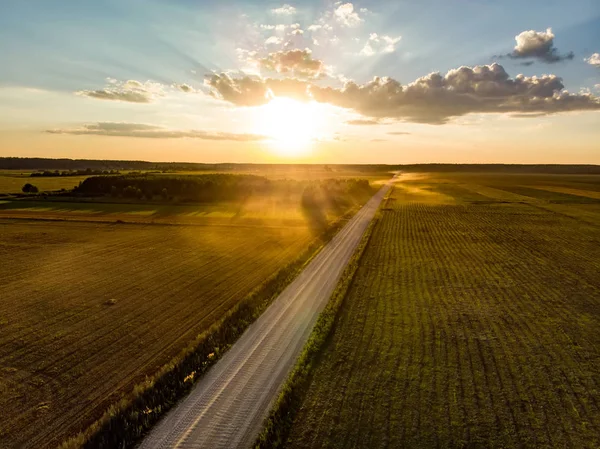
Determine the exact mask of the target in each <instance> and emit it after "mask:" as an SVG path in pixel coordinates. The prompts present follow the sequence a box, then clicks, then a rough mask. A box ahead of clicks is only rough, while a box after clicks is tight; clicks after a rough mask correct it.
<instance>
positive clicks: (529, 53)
mask: <svg viewBox="0 0 600 449" xmlns="http://www.w3.org/2000/svg"><path fill="white" fill-rule="evenodd" d="M515 40H516V41H517V45H515V48H514V50H513V51H512V53H509V54H507V55H506V57H508V58H512V59H537V60H539V61H542V62H545V63H548V64H552V63H555V62H560V61H566V60H571V59H573V58H574V57H575V55H574V54H573V52H572V51H571V52H569V53H566V54H562V55H561V54H560V53H559V51H558V49H557V48H556V47H555V46H554V33H552V28H548V29H547V30H546V31H534V30H529V31H523V32H522V33H520V34H518V35H517V36H515ZM525 64H527V65H530V64H532V62H531V63H524V64H523V65H525Z"/></svg>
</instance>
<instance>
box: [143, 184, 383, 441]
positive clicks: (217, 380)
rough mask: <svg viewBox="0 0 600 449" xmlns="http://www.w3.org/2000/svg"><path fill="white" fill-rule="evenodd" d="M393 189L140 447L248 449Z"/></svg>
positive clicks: (345, 232) (362, 213) (331, 244)
mask: <svg viewBox="0 0 600 449" xmlns="http://www.w3.org/2000/svg"><path fill="white" fill-rule="evenodd" d="M389 188H390V184H387V185H385V186H383V187H382V188H381V189H380V190H379V191H378V192H377V193H376V194H375V195H374V196H373V198H371V199H370V200H369V201H368V202H367V203H366V204H365V205H364V206H363V207H362V208H361V209H360V211H359V212H358V213H357V214H356V215H355V216H354V217H353V218H352V219H351V220H350V221H349V222H348V224H347V225H346V226H345V227H344V228H343V229H342V230H341V231H340V232H339V233H338V234H337V235H336V236H335V237H334V238H333V239H332V240H331V241H330V242H329V243H328V244H327V245H326V246H325V248H323V249H322V250H321V252H320V253H319V254H318V255H317V256H316V257H315V258H314V259H313V260H312V261H311V263H310V264H309V265H308V266H307V267H306V268H305V269H304V271H303V272H302V273H301V274H300V275H299V276H298V277H297V278H296V279H295V280H294V282H292V283H291V284H290V285H289V286H288V287H287V288H286V289H285V290H284V291H283V292H282V293H281V295H280V296H279V297H278V298H277V299H276V300H275V301H274V302H273V303H272V304H271V305H270V306H269V308H268V309H267V310H266V311H265V312H264V313H263V314H262V315H261V316H260V317H259V318H258V319H257V320H256V322H255V323H254V324H252V325H251V326H250V327H249V328H248V329H247V330H246V332H245V333H244V334H243V335H242V337H241V338H240V339H239V340H238V341H237V342H236V343H235V345H233V346H232V347H231V349H230V350H229V351H228V352H227V353H226V354H225V355H224V356H223V358H222V359H221V360H219V361H218V362H217V363H216V364H215V365H214V366H213V367H212V368H211V369H210V370H209V371H208V372H207V373H206V375H205V376H204V377H203V378H202V379H201V380H200V381H199V382H198V384H197V385H196V386H195V387H194V389H193V390H192V392H191V393H190V394H189V396H188V397H187V398H185V399H184V400H183V401H182V402H181V403H180V404H179V405H177V407H175V408H174V409H173V410H171V411H170V412H169V413H168V414H167V415H166V416H165V417H164V418H163V419H162V420H161V421H160V422H159V423H158V424H157V425H156V427H155V428H154V429H153V430H152V431H151V432H150V434H149V435H148V436H147V437H146V438H145V439H144V441H143V442H142V444H141V446H140V448H141V449H158V448H181V449H188V448H211V449H216V448H227V449H230V448H249V447H251V446H252V444H253V443H254V441H255V439H256V437H257V436H258V433H259V432H260V431H261V426H262V423H263V421H264V419H265V417H266V416H267V414H268V413H269V410H270V407H271V406H272V404H273V402H274V400H275V399H276V397H277V395H278V393H279V390H280V388H281V387H282V385H283V383H284V382H285V379H286V377H287V375H288V374H289V372H290V370H291V369H292V368H293V366H294V364H295V362H296V359H297V358H298V356H299V354H300V352H301V351H302V347H303V346H304V344H305V343H306V341H307V339H308V337H309V335H310V332H311V330H312V328H313V326H314V324H315V322H316V320H317V318H318V316H319V313H320V312H321V311H322V310H323V308H324V307H325V305H326V304H327V301H328V300H329V298H330V296H331V294H332V292H333V290H334V289H335V287H336V285H337V283H338V281H339V278H340V276H341V275H342V273H343V271H344V269H345V267H346V265H347V264H348V261H349V260H350V258H351V257H352V254H353V253H354V251H355V250H356V248H357V246H358V244H359V243H360V241H361V238H362V236H363V234H364V232H365V230H366V229H367V227H368V225H369V223H370V222H371V220H372V219H373V216H374V215H375V212H376V211H377V208H378V207H379V204H380V203H381V200H382V199H383V197H384V196H385V194H386V193H387V191H388V190H389Z"/></svg>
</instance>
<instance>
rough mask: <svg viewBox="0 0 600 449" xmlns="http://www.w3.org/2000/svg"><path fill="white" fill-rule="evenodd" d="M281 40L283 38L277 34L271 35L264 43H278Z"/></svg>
mask: <svg viewBox="0 0 600 449" xmlns="http://www.w3.org/2000/svg"><path fill="white" fill-rule="evenodd" d="M282 42H283V39H281V38H280V37H277V36H271V37H270V38H268V39H267V40H266V41H265V45H279V44H281V43H282Z"/></svg>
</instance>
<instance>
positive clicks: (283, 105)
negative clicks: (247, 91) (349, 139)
mask: <svg viewBox="0 0 600 449" xmlns="http://www.w3.org/2000/svg"><path fill="white" fill-rule="evenodd" d="M258 109H259V113H258V115H257V116H256V125H255V126H256V128H257V129H256V131H257V132H258V133H260V134H264V135H265V136H267V137H269V138H270V139H271V145H272V147H273V151H274V152H276V153H277V154H278V155H280V156H290V157H293V156H300V155H303V154H305V153H307V152H308V151H309V150H310V147H311V144H312V142H313V141H314V140H315V139H317V138H318V137H319V135H320V134H321V131H322V127H323V124H324V120H323V119H324V117H323V110H322V108H320V107H319V105H318V104H317V103H316V102H309V103H304V102H300V101H297V100H293V99H291V98H284V97H275V98H273V99H272V100H271V101H270V102H269V103H268V104H266V105H264V106H261V107H260V108H258Z"/></svg>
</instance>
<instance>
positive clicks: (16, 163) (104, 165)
mask: <svg viewBox="0 0 600 449" xmlns="http://www.w3.org/2000/svg"><path fill="white" fill-rule="evenodd" d="M278 167H281V168H284V167H285V168H286V169H289V168H298V169H303V168H304V169H311V168H319V167H320V168H323V169H336V170H340V169H342V170H343V169H349V170H357V171H365V172H375V171H393V170H400V171H405V172H472V173H485V172H487V173H547V174H600V165H585V164H571V165H560V164H400V165H384V164H375V165H352V164H322V165H321V164H319V165H314V164H291V165H289V164H280V165H277V164H245V163H244V164H232V163H224V164H202V163H194V162H148V161H115V160H100V159H96V160H95V159H48V158H21V157H2V158H0V170H30V171H38V170H86V169H91V170H161V171H164V170H167V171H183V170H185V171H252V170H261V169H265V168H266V169H271V170H273V169H275V170H276V169H277V168H278Z"/></svg>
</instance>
